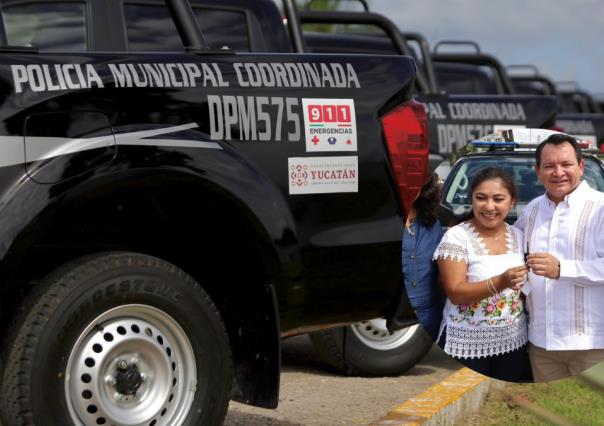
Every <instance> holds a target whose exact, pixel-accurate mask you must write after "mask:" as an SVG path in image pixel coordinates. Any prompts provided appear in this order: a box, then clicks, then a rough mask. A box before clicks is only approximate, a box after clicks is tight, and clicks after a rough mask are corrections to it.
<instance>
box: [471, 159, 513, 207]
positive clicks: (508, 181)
mask: <svg viewBox="0 0 604 426" xmlns="http://www.w3.org/2000/svg"><path fill="white" fill-rule="evenodd" d="M494 179H499V180H501V183H502V184H503V186H504V187H505V189H507V190H508V192H509V193H510V195H511V196H512V199H514V200H515V199H516V184H515V183H514V179H512V175H510V174H509V173H508V172H507V171H506V170H504V169H502V168H501V167H485V168H484V169H481V170H479V171H478V173H476V174H475V175H474V178H473V179H472V184H471V185H470V194H471V195H474V191H475V190H476V187H477V186H478V185H480V184H481V183H483V182H484V181H487V180H494Z"/></svg>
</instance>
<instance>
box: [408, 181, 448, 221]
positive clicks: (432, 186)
mask: <svg viewBox="0 0 604 426" xmlns="http://www.w3.org/2000/svg"><path fill="white" fill-rule="evenodd" d="M440 198H441V185H440V183H439V182H438V176H437V175H436V174H435V173H433V174H432V175H431V176H430V177H429V178H428V181H427V182H426V183H425V184H424V186H423V187H422V190H421V192H420V194H419V197H417V199H416V200H415V202H414V203H413V208H414V210H415V217H416V219H417V220H418V221H419V222H421V223H422V224H423V225H424V226H432V225H434V223H435V222H436V220H437V219H438V205H439V204H440Z"/></svg>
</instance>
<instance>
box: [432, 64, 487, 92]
mask: <svg viewBox="0 0 604 426" xmlns="http://www.w3.org/2000/svg"><path fill="white" fill-rule="evenodd" d="M434 72H435V74H436V81H437V83H438V87H439V89H441V90H444V91H446V92H447V93H451V94H466V95H472V94H475V95H495V94H497V93H498V90H497V85H496V83H495V76H494V75H493V72H492V71H491V70H490V69H489V68H488V67H481V66H474V65H467V64H451V63H434Z"/></svg>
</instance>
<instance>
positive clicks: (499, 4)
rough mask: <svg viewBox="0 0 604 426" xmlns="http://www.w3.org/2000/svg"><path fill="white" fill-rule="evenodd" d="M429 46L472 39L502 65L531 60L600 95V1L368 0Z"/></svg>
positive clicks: (603, 20)
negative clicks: (417, 34)
mask: <svg viewBox="0 0 604 426" xmlns="http://www.w3.org/2000/svg"><path fill="white" fill-rule="evenodd" d="M367 1H368V3H369V7H370V10H371V11H373V12H378V13H381V14H384V15H386V16H388V17H389V18H390V19H391V20H393V21H394V22H395V23H396V24H397V25H398V27H399V28H400V29H401V30H402V31H415V32H419V33H421V34H422V35H423V36H424V37H426V38H427V40H428V42H429V43H430V45H431V46H433V45H434V44H435V43H436V42H438V41H440V40H473V41H476V42H477V43H478V44H479V45H480V47H481V50H482V52H484V53H488V54H491V55H493V56H495V57H496V58H498V59H499V61H500V62H502V64H503V65H504V66H505V65H511V64H533V65H535V66H536V67H537V68H538V69H539V72H540V73H541V74H543V75H545V76H547V77H549V78H551V79H552V80H553V81H576V82H577V83H578V85H579V88H581V89H583V90H586V91H587V92H589V93H591V94H592V95H595V94H597V95H599V97H604V1H602V0H440V1H439V0H419V1H412V0H367Z"/></svg>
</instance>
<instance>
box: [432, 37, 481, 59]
mask: <svg viewBox="0 0 604 426" xmlns="http://www.w3.org/2000/svg"><path fill="white" fill-rule="evenodd" d="M442 46H470V47H472V48H474V53H475V54H477V55H480V53H481V52H480V46H478V43H476V42H474V41H472V40H442V41H439V42H438V43H436V45H434V50H433V52H432V53H434V54H437V53H438V48H439V47H442Z"/></svg>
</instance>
